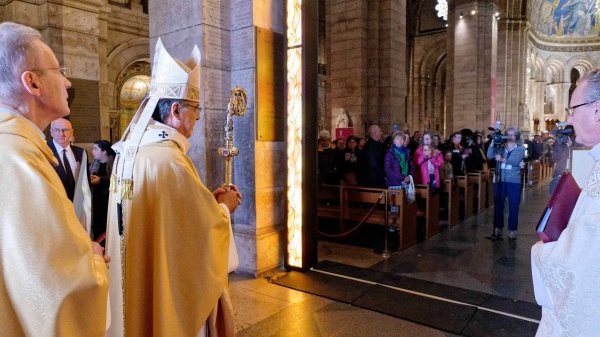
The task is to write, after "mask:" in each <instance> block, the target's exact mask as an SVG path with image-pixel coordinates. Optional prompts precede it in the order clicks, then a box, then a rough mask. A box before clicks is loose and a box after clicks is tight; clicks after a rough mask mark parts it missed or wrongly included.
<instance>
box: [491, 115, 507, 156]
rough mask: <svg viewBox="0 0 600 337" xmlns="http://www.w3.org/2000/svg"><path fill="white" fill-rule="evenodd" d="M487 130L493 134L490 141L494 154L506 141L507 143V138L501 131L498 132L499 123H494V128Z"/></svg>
mask: <svg viewBox="0 0 600 337" xmlns="http://www.w3.org/2000/svg"><path fill="white" fill-rule="evenodd" d="M489 130H490V131H494V133H493V134H492V140H493V141H494V150H495V151H496V152H499V151H500V149H501V148H502V146H504V144H506V141H508V136H506V135H503V134H502V131H501V130H500V121H496V124H495V125H494V128H493V129H492V128H489Z"/></svg>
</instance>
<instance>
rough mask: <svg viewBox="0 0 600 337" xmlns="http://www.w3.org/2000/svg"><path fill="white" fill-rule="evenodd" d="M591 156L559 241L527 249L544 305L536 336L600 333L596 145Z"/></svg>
mask: <svg viewBox="0 0 600 337" xmlns="http://www.w3.org/2000/svg"><path fill="white" fill-rule="evenodd" d="M589 155H591V156H592V158H593V160H594V163H593V164H592V165H593V168H592V170H591V172H590V174H589V176H588V178H587V180H586V182H585V183H584V184H583V185H581V186H580V187H581V188H582V191H581V194H580V195H579V198H578V199H577V204H576V205H575V208H574V209H573V213H572V214H571V218H570V219H569V224H568V226H567V228H565V230H564V231H563V232H562V233H561V235H560V237H559V238H558V240H557V241H555V242H548V243H542V242H541V241H540V242H538V243H536V244H535V245H534V246H533V247H532V249H531V268H532V276H533V285H534V290H535V298H536V301H537V302H538V304H540V305H541V306H542V320H541V322H540V325H539V328H538V331H537V334H536V336H539V337H542V336H543V337H574V336H577V337H592V336H598V335H599V333H600V319H598V314H597V307H598V305H599V304H600V288H599V287H598V285H599V284H600V264H599V263H598V261H600V144H599V145H596V146H595V147H594V148H592V150H590V151H589ZM573 165H574V166H575V165H577V163H574V164H573Z"/></svg>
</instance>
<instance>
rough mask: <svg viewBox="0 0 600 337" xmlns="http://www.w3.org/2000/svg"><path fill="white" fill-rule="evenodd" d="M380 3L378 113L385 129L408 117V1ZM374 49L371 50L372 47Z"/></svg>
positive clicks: (400, 122) (382, 0) (396, 0)
mask: <svg viewBox="0 0 600 337" xmlns="http://www.w3.org/2000/svg"><path fill="white" fill-rule="evenodd" d="M377 2H379V8H378V10H379V17H378V22H379V32H378V39H379V48H378V53H379V55H378V62H379V98H378V99H379V101H380V102H379V116H378V118H377V120H378V123H379V124H380V126H381V127H382V130H387V131H388V132H390V130H391V129H392V124H402V123H405V122H406V120H405V118H404V116H405V113H406V97H407V95H408V83H407V72H406V66H405V65H406V62H407V57H406V52H407V49H406V0H380V1H377ZM369 52H372V49H369Z"/></svg>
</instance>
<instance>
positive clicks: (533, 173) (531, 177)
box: [525, 160, 541, 187]
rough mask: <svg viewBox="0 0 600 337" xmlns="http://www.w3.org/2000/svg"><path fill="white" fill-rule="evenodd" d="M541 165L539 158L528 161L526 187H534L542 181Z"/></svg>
mask: <svg viewBox="0 0 600 337" xmlns="http://www.w3.org/2000/svg"><path fill="white" fill-rule="evenodd" d="M540 171H541V165H540V161H539V160H534V161H530V162H529V163H527V180H526V181H525V187H534V186H537V185H538V184H539V183H540V176H541V173H540Z"/></svg>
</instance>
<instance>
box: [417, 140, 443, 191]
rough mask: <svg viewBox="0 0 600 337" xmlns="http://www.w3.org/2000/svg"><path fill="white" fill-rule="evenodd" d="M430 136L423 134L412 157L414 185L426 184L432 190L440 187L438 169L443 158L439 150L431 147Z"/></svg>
mask: <svg viewBox="0 0 600 337" xmlns="http://www.w3.org/2000/svg"><path fill="white" fill-rule="evenodd" d="M431 139H432V134H431V132H429V131H425V132H424V133H423V137H421V145H420V146H419V148H417V150H416V151H415V155H414V156H413V167H414V168H415V177H414V178H415V184H427V185H429V186H431V187H432V188H434V189H438V188H439V187H440V169H441V167H442V166H443V165H444V157H443V155H442V152H440V150H438V149H436V148H435V147H433V146H432V145H431Z"/></svg>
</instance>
